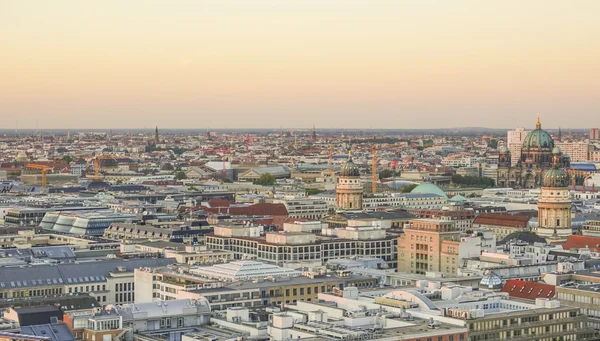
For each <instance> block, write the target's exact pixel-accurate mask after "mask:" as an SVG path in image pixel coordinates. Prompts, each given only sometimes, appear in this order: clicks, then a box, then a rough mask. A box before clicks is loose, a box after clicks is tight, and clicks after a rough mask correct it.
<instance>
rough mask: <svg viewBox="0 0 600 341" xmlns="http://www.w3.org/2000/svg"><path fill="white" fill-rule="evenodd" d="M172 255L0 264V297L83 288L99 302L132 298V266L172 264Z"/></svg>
mask: <svg viewBox="0 0 600 341" xmlns="http://www.w3.org/2000/svg"><path fill="white" fill-rule="evenodd" d="M172 263H174V261H173V260H172V259H165V258H162V259H131V260H128V261H124V260H120V259H115V260H105V261H97V262H90V263H83V264H75V263H68V264H59V265H56V266H29V267H18V268H16V267H15V268H11V267H0V298H5V299H15V298H22V297H43V296H50V295H58V294H75V293H81V292H86V293H89V294H90V295H91V296H93V297H95V298H96V299H97V301H98V302H100V303H101V304H123V303H132V302H133V301H134V292H135V283H134V273H133V270H134V269H135V268H137V267H148V268H151V267H157V266H166V265H168V264H172Z"/></svg>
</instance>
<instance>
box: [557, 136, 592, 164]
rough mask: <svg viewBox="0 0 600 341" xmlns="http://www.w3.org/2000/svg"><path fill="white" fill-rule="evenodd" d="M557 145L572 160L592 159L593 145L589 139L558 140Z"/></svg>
mask: <svg viewBox="0 0 600 341" xmlns="http://www.w3.org/2000/svg"><path fill="white" fill-rule="evenodd" d="M556 146H557V147H559V148H560V149H561V150H562V152H563V153H564V154H567V155H569V157H570V159H571V161H575V162H582V161H588V160H589V159H590V148H591V145H590V142H589V141H577V142H556Z"/></svg>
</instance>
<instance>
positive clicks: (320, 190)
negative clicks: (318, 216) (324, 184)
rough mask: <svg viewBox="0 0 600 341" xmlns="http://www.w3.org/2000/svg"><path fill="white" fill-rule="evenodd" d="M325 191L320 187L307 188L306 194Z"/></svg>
mask: <svg viewBox="0 0 600 341" xmlns="http://www.w3.org/2000/svg"><path fill="white" fill-rule="evenodd" d="M323 192H325V190H322V189H320V188H307V189H306V195H316V194H320V193H323Z"/></svg>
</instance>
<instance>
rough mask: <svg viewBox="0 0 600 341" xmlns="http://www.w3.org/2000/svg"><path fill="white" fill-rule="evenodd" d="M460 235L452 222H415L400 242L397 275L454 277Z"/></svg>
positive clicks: (409, 225)
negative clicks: (430, 274)
mask: <svg viewBox="0 0 600 341" xmlns="http://www.w3.org/2000/svg"><path fill="white" fill-rule="evenodd" d="M459 242H460V231H459V230H458V229H457V228H456V227H455V226H454V222H452V221H444V220H435V219H414V220H411V221H409V222H408V223H407V224H406V225H404V235H402V236H401V237H399V238H398V272H407V273H417V274H425V273H426V272H441V273H443V274H445V275H455V274H456V269H457V268H458V244H459Z"/></svg>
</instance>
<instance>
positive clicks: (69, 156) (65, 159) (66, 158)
mask: <svg viewBox="0 0 600 341" xmlns="http://www.w3.org/2000/svg"><path fill="white" fill-rule="evenodd" d="M62 159H63V160H64V161H65V162H66V163H71V161H73V157H72V156H71V155H65V156H63V158H62Z"/></svg>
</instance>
